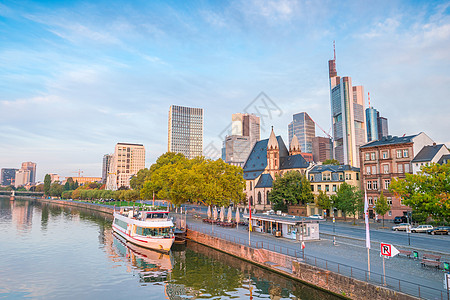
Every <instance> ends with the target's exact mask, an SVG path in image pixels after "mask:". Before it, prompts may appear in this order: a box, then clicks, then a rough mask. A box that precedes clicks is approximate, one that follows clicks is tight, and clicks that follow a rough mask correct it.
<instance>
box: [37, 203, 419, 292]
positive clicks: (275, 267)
mask: <svg viewBox="0 0 450 300" xmlns="http://www.w3.org/2000/svg"><path fill="white" fill-rule="evenodd" d="M36 200H38V201H41V202H47V203H53V204H58V205H62V206H73V207H82V208H86V209H91V210H96V211H100V212H104V213H109V214H112V213H113V208H112V207H107V206H106V205H99V204H92V203H86V202H78V201H68V200H52V199H36ZM187 238H189V239H190V240H192V241H194V242H197V243H199V244H202V245H205V246H208V247H210V248H213V249H215V250H218V251H220V252H223V253H226V254H229V255H232V256H234V257H237V258H240V259H242V260H245V261H247V262H250V263H253V264H255V265H258V266H260V267H263V268H265V269H267V270H270V271H272V272H275V273H278V274H282V275H283V276H287V277H289V278H291V279H294V280H298V281H300V282H302V283H305V284H308V285H310V286H314V287H316V288H319V289H321V290H325V291H327V292H330V293H332V294H334V295H338V296H340V297H343V298H350V299H399V300H400V299H401V300H407V299H408V300H409V299H418V298H415V297H413V296H409V295H407V294H403V293H401V292H396V291H393V290H390V289H388V288H384V287H381V286H379V285H375V284H371V283H370V282H365V281H361V280H358V279H355V278H350V277H348V276H344V275H342V274H339V273H336V272H333V271H330V270H327V269H325V268H320V267H317V266H314V265H311V264H308V263H306V262H304V261H303V260H302V258H296V257H295V256H290V255H284V254H280V253H278V252H273V251H269V250H267V249H262V248H258V247H248V246H245V245H243V244H239V243H233V242H230V241H227V240H224V239H221V238H218V237H214V236H211V235H208V234H205V233H201V232H199V231H196V230H192V228H188V232H187Z"/></svg>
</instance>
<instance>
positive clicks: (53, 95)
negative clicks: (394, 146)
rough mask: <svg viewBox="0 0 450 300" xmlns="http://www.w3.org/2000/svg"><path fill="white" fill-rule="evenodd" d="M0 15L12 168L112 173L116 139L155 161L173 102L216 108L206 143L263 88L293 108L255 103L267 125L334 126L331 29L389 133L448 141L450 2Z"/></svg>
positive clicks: (31, 6)
mask: <svg viewBox="0 0 450 300" xmlns="http://www.w3.org/2000/svg"><path fill="white" fill-rule="evenodd" d="M0 16H1V18H2V26H1V28H0V34H1V36H2V38H1V39H0V49H1V50H0V53H1V57H2V60H1V62H0V66H1V68H0V78H1V80H0V141H1V142H0V145H1V146H2V147H0V168H19V167H20V164H21V162H23V161H33V162H36V163H37V164H38V168H37V174H36V181H42V180H43V178H44V175H45V174H47V173H57V174H59V175H60V176H61V177H67V176H71V175H75V172H76V171H78V170H80V169H81V170H83V171H84V173H83V175H84V176H98V177H100V176H101V175H102V174H101V172H102V158H103V155H104V154H105V153H110V151H111V145H114V144H115V143H116V142H117V141H126V142H130V143H142V144H144V145H145V147H146V149H147V150H148V151H147V155H146V162H145V164H146V167H148V166H150V165H151V163H153V162H155V161H156V159H157V157H158V156H160V155H161V154H162V153H164V152H166V151H167V108H168V107H169V106H170V105H171V104H173V103H177V104H179V105H183V106H187V107H202V108H203V109H204V141H203V146H204V147H206V146H207V145H210V144H211V143H212V142H214V143H215V147H216V148H218V149H220V148H221V146H222V144H221V141H223V139H224V135H223V134H221V133H222V132H223V130H224V129H225V128H227V126H228V125H229V124H230V122H229V116H230V115H231V114H232V113H234V112H237V111H242V112H248V113H258V111H256V110H247V111H246V110H245V109H246V107H247V106H248V105H249V104H250V103H252V101H253V100H254V99H255V97H257V95H259V93H260V92H265V93H266V94H267V95H268V96H269V97H270V98H271V99H272V100H273V102H274V103H276V105H277V106H278V108H279V110H278V111H279V112H282V114H280V113H278V112H277V113H273V112H271V113H269V112H268V111H266V110H264V109H261V108H258V107H256V109H258V110H259V113H260V114H264V115H265V116H267V117H264V118H262V120H261V138H263V139H264V138H267V137H268V136H269V134H270V128H271V126H274V130H275V131H276V132H278V133H280V134H281V135H282V136H283V139H284V140H285V141H287V140H288V137H287V132H286V126H287V124H288V123H289V122H290V121H291V120H290V118H291V115H292V114H294V113H297V112H301V111H305V112H307V113H308V114H309V115H310V116H311V118H312V119H313V120H314V121H315V122H316V123H317V124H319V125H320V126H321V127H322V128H323V129H324V130H325V131H326V132H329V130H330V128H331V122H330V121H331V120H330V107H329V103H330V98H329V83H328V76H327V71H328V67H327V65H326V61H327V60H328V59H329V58H330V57H332V55H333V47H332V44H333V40H335V41H336V51H337V63H338V68H339V73H340V74H346V75H350V76H352V78H353V85H363V86H364V90H365V92H366V93H367V92H370V94H371V101H372V105H373V106H374V107H376V108H377V109H378V110H379V111H380V112H382V115H383V117H385V118H387V119H388V120H389V131H390V132H389V134H391V135H397V136H402V135H403V134H407V135H409V134H415V133H417V132H421V131H422V132H426V133H427V134H428V135H429V136H430V137H431V138H432V139H433V140H435V141H436V142H437V143H444V144H446V145H450V135H449V134H448V132H446V131H445V130H443V129H444V128H450V118H448V113H447V112H448V111H449V110H450V102H449V101H447V98H448V94H449V86H450V74H449V73H448V69H450V51H448V49H450V30H449V28H450V4H449V2H448V1H419V2H418V1H415V2H411V1H402V0H399V1H377V2H373V1H372V2H371V1H361V2H357V3H354V2H328V1H320V0H319V1H314V2H306V1H295V0H267V1H252V0H250V1H244V0H242V1H240V0H235V1H229V2H228V1H227V2H225V1H224V2H216V1H201V2H162V1H150V2H129V1H112V2H111V1H110V2H105V1H95V2H92V3H89V4H87V3H86V2H84V1H78V0H75V1H72V2H44V1H27V2H20V1H19V2H17V1H10V0H6V1H2V2H1V4H0ZM259 106H263V105H259ZM366 106H367V104H366ZM317 134H318V135H321V134H320V132H319V131H317ZM219 136H220V138H219ZM218 156H219V155H217V157H218Z"/></svg>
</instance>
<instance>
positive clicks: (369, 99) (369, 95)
mask: <svg viewBox="0 0 450 300" xmlns="http://www.w3.org/2000/svg"><path fill="white" fill-rule="evenodd" d="M367 95H368V96H369V108H370V92H369V93H367Z"/></svg>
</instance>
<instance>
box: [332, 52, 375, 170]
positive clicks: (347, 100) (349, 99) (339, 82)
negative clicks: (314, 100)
mask: <svg viewBox="0 0 450 300" xmlns="http://www.w3.org/2000/svg"><path fill="white" fill-rule="evenodd" d="M328 69H329V76H330V100H331V123H332V126H333V137H334V141H333V152H334V158H335V159H337V160H338V161H339V162H340V163H341V164H346V165H351V166H353V167H359V147H360V146H361V145H363V144H365V143H366V140H367V136H366V135H367V132H366V121H365V114H364V89H363V87H362V86H353V85H352V79H351V77H348V76H346V77H340V76H337V71H336V55H335V56H334V59H332V60H329V61H328Z"/></svg>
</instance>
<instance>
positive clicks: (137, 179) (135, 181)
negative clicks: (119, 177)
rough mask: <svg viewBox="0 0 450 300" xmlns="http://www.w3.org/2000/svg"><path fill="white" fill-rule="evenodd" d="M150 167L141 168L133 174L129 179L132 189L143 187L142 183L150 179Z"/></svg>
mask: <svg viewBox="0 0 450 300" xmlns="http://www.w3.org/2000/svg"><path fill="white" fill-rule="evenodd" d="M150 174H151V171H150V169H147V168H145V169H142V170H139V171H138V172H137V174H136V175H133V177H131V179H130V186H131V188H132V189H133V190H140V189H142V188H143V186H144V183H145V182H146V181H148V180H150Z"/></svg>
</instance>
